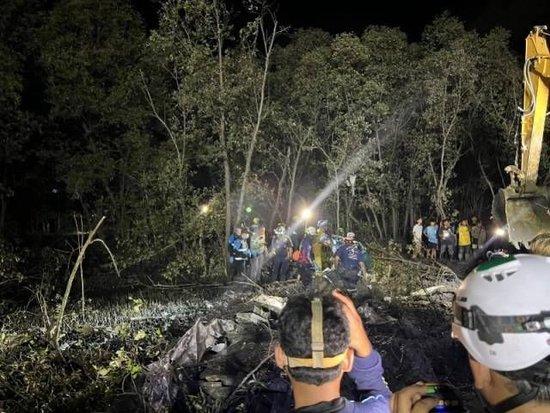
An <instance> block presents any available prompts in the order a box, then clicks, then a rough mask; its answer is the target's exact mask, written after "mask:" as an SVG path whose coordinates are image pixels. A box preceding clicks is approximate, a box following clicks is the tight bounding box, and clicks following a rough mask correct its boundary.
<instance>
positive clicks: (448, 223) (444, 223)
mask: <svg viewBox="0 0 550 413" xmlns="http://www.w3.org/2000/svg"><path fill="white" fill-rule="evenodd" d="M443 227H444V228H450V227H451V223H450V222H449V220H448V219H445V220H443Z"/></svg>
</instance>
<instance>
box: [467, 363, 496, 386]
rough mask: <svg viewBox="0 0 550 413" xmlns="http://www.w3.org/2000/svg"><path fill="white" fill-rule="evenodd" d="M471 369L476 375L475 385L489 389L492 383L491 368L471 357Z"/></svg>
mask: <svg viewBox="0 0 550 413" xmlns="http://www.w3.org/2000/svg"><path fill="white" fill-rule="evenodd" d="M470 369H471V370H472V375H473V376H474V385H475V387H476V389H479V390H483V389H487V388H488V387H490V386H491V384H492V381H493V380H492V377H491V370H490V369H489V368H488V367H487V366H484V365H483V364H481V363H479V362H477V361H476V360H474V359H472V358H470Z"/></svg>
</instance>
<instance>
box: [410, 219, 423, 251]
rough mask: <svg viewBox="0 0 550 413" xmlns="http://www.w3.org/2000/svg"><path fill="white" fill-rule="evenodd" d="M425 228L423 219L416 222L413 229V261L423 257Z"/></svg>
mask: <svg viewBox="0 0 550 413" xmlns="http://www.w3.org/2000/svg"><path fill="white" fill-rule="evenodd" d="M423 229H424V227H423V226H422V218H418V219H417V220H416V224H414V226H413V229H412V245H413V254H412V257H413V259H416V258H418V256H420V255H422V231H423Z"/></svg>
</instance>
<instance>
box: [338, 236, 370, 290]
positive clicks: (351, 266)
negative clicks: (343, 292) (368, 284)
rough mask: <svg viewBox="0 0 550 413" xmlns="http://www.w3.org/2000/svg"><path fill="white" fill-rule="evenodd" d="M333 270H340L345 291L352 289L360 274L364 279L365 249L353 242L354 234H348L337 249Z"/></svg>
mask: <svg viewBox="0 0 550 413" xmlns="http://www.w3.org/2000/svg"><path fill="white" fill-rule="evenodd" d="M335 268H337V269H338V270H340V273H341V281H342V284H343V285H344V287H345V288H346V289H354V288H355V287H356V286H357V281H359V278H360V274H362V275H363V277H365V276H366V275H367V268H366V266H365V249H364V248H361V246H360V244H359V243H358V242H356V241H355V234H354V233H353V232H348V233H347V235H346V237H345V238H344V244H343V245H342V246H341V247H340V248H338V251H336V255H335Z"/></svg>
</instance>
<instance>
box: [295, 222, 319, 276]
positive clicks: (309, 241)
mask: <svg viewBox="0 0 550 413" xmlns="http://www.w3.org/2000/svg"><path fill="white" fill-rule="evenodd" d="M316 232H317V231H316V230H315V227H307V228H306V233H305V235H304V237H303V238H302V241H301V242H300V257H299V259H298V272H299V273H300V279H301V280H302V283H303V284H304V285H305V286H308V285H309V284H311V280H312V278H313V273H314V272H315V264H314V259H313V258H314V257H313V239H314V237H315V234H316Z"/></svg>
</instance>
